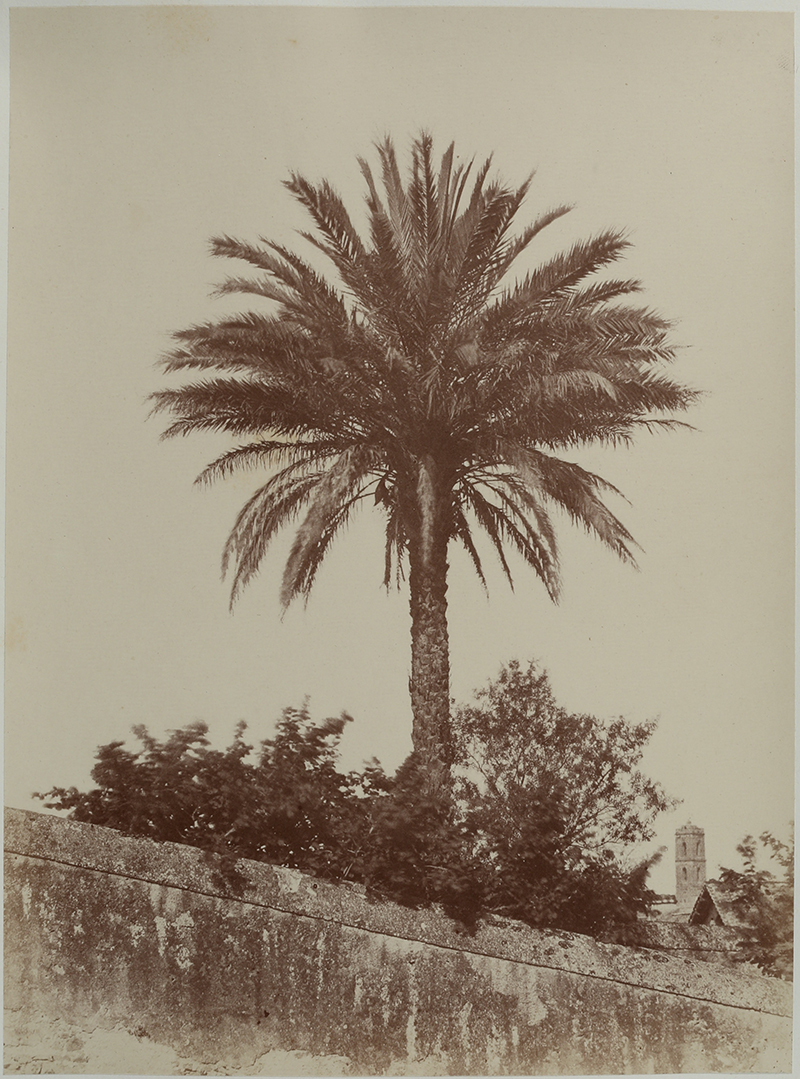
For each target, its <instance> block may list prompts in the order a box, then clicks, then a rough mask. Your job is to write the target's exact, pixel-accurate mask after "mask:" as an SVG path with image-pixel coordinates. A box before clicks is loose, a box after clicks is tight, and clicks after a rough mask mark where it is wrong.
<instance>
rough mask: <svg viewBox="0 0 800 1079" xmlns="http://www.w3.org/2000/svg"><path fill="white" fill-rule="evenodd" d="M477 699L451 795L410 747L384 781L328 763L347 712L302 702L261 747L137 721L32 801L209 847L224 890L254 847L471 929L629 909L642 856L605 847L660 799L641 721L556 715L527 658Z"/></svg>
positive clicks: (590, 928) (578, 919)
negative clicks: (639, 766) (325, 712)
mask: <svg viewBox="0 0 800 1079" xmlns="http://www.w3.org/2000/svg"><path fill="white" fill-rule="evenodd" d="M479 701H483V702H484V707H480V706H476V707H473V708H467V709H460V710H458V711H457V712H456V713H455V715H454V730H455V731H456V733H457V744H458V747H459V753H460V754H461V756H462V760H463V761H466V760H467V759H468V758H469V760H471V761H472V762H476V761H477V762H480V770H479V771H475V770H474V769H473V771H472V772H471V773H467V772H463V771H462V774H461V775H460V778H459V779H458V781H457V783H456V787H455V792H452V791H434V790H432V789H431V787H430V785H429V784H428V783H427V782H426V768H425V763H424V762H421V761H420V760H419V758H418V757H416V756H415V755H414V754H412V756H411V757H410V758H409V759H408V760H407V761H406V762H405V763H404V764H403V766H402V767H401V768H400V769H399V771H398V772H397V774H396V775H395V776H393V777H389V776H387V775H386V774H385V773H384V772H383V770H382V768H381V766H380V765H379V764H378V762H377V761H373V762H372V763H371V764H368V765H366V766H365V767H364V768H363V769H362V770H361V771H354V772H349V773H344V772H341V771H339V770H338V768H337V763H338V745H339V740H340V738H341V736H342V733H343V731H344V728H345V725H346V723H347V722H348V721H349V718H350V717H349V716H347V715H342V716H341V717H340V718H338V719H328V720H326V721H325V722H324V723H322V724H321V725H315V724H314V723H313V722H312V721H311V719H310V717H309V714H308V710H307V708H306V707H303V708H302V709H287V710H286V711H285V712H284V714H283V716H282V718H281V719H280V721H279V723H278V726H277V731H276V734H275V735H274V737H272V738H268V739H265V740H264V741H262V742H261V744H260V746H259V747H258V750H257V751H254V748H253V747H252V746H251V745H249V744H248V743H246V742H245V740H244V724H240V725H239V726H238V727H237V729H236V734H235V737H234V740H233V742H232V743H231V745H230V746H229V747H228V748H227V749H226V750H224V751H220V750H216V749H213V748H211V746H210V745H209V743H208V739H207V738H206V726H205V724H202V723H195V724H193V725H191V726H189V727H186V728H184V729H183V730H179V731H173V732H172V733H171V734H170V735H169V737H167V739H166V740H165V741H163V742H160V741H159V740H158V739H156V738H153V737H152V736H151V735H150V734H149V733H148V731H147V730H146V728H145V727H143V726H139V727H135V728H134V734H135V735H136V737H137V738H138V739H139V741H140V743H141V748H140V750H139V751H138V752H132V751H131V750H128V749H126V748H125V747H124V745H123V743H122V742H112V743H110V744H109V745H106V746H101V747H100V749H99V750H98V754H97V763H96V764H95V766H94V769H93V771H92V778H93V779H94V781H95V783H96V784H97V786H96V787H95V788H93V789H92V790H90V791H88V792H85V793H84V792H80V791H78V790H77V789H76V788H74V787H72V788H69V789H65V788H62V787H54V788H53V789H52V790H50V791H48V792H47V793H46V794H40V795H36V797H37V798H40V799H42V800H45V801H46V804H47V806H48V808H55V809H59V810H62V811H67V812H68V813H69V816H70V817H71V818H72V819H74V820H79V821H87V822H90V823H93V824H100V825H105V826H107V827H111V828H116V829H118V830H120V831H122V832H124V833H125V834H128V835H136V836H147V837H150V838H152V839H156V840H166V841H172V842H177V843H188V844H191V845H193V846H196V847H200V848H202V849H204V850H206V851H208V852H211V853H213V854H218V855H222V856H223V860H222V863H221V864H222V871H223V875H224V877H225V879H226V880H227V883H228V884H229V885H231V886H233V887H234V888H236V887H237V886H238V885H239V884H241V882H242V880H243V878H242V877H240V876H239V874H238V873H237V871H236V864H235V863H236V860H237V859H239V858H251V859H255V860H257V861H264V862H271V863H273V864H277V865H283V866H288V867H291V868H295V869H300V870H303V871H304V872H308V873H311V874H314V875H316V876H319V877H325V878H329V879H334V880H349V881H354V882H359V883H361V884H363V885H365V887H366V888H367V890H368V891H369V892H370V893H372V894H375V895H377V896H382V897H386V898H391V899H394V900H395V901H397V902H400V903H403V904H405V905H408V906H413V907H422V906H429V905H431V904H438V905H440V906H441V907H442V908H443V909H444V910H445V911H446V912H447V913H448V914H450V915H451V916H452V917H453V918H455V919H457V920H458V921H459V922H461V924H463V925H464V926H466V927H468V928H472V927H474V926H475V924H476V923H477V921H478V919H480V918H482V917H486V916H489V915H491V914H496V915H502V916H507V917H513V918H518V919H520V920H522V921H525V922H527V923H529V924H531V925H537V926H549V927H553V928H561V929H568V930H574V931H578V932H589V933H592V932H597V931H599V930H601V929H602V928H603V927H604V926H607V925H609V924H614V923H619V922H625V921H631V920H633V919H635V918H636V917H637V915H638V914H639V913H640V912H642V911H644V910H646V909H647V907H648V905H649V902H650V900H651V898H652V894H651V893H650V892H649V891H648V889H647V886H646V877H647V870H648V868H649V865H650V864H652V863H651V862H643V863H640V864H634V865H628V864H626V863H625V861H624V859H623V858H622V857H621V856H620V853H619V851H615V850H614V846H613V844H614V841H620V840H624V841H625V842H632V841H636V840H641V839H645V838H648V837H649V834H650V833H649V829H650V825H651V823H652V818H653V816H654V815H655V813H656V812H658V810H659V809H661V808H664V806H665V805H666V804H667V803H666V800H665V798H664V796H663V794H662V793H661V792H660V790H659V789H658V788H657V787H656V786H655V785H654V784H652V783H650V782H649V781H647V780H645V778H644V777H643V776H641V775H640V774H639V773H638V772H637V771H636V770H635V764H636V762H637V761H638V756H639V755H640V753H641V746H642V745H643V744H644V743H645V742H646V741H647V738H649V736H650V733H651V732H652V726H651V725H641V726H638V727H635V726H631V727H628V726H627V725H625V724H624V723H623V722H622V721H614V723H612V724H609V725H604V724H601V723H600V722H599V721H598V720H596V719H594V717H587V716H579V717H576V716H570V715H568V714H567V713H564V712H563V711H562V710H560V709H557V708H556V706H555V705H554V704H553V702H552V694H551V692H550V689H549V684H548V682H547V675H546V674H544V673H538V672H537V671H536V669H535V668H534V667H533V665H531V667H530V668H529V669H528V671H527V672H522V671H521V670H520V668H519V666H518V665H517V664H512V665H510V666H509V667H508V668H506V669H505V670H504V671H503V672H502V674H501V677H500V679H499V680H498V682H496V683H494V684H493V685H492V686H490V688H489V689H488V690H486V691H485V692H484V693H483V694H482V695H481V696H480V697H479ZM489 706H490V710H487V708H489ZM524 716H527V717H528V719H527V720H525V722H522V719H523V717H524ZM526 724H527V725H526ZM532 739H539V740H540V741H537V742H536V744H535V745H534V744H533V742H532ZM556 750H558V753H557V752H556ZM559 753H560V754H561V756H559ZM512 758H513V759H514V760H515V761H516V767H515V768H512V767H511V766H510V764H509V761H510V760H511V759H512ZM523 763H524V767H523ZM592 777H594V778H593V779H592ZM576 806H578V807H580V814H579V816H578V817H577V818H576Z"/></svg>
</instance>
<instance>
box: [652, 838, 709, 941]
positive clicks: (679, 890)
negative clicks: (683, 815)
mask: <svg viewBox="0 0 800 1079" xmlns="http://www.w3.org/2000/svg"><path fill="white" fill-rule="evenodd" d="M705 882H706V838H705V832H704V831H703V829H702V828H698V827H697V825H696V824H692V822H691V821H687V822H686V824H684V825H683V827H682V828H678V829H677V830H676V832H675V895H659V896H657V898H656V901H655V903H654V904H653V914H655V915H656V916H657V917H658V918H659V920H660V921H664V922H688V921H689V915H690V914H691V913H692V910H693V909H694V905H695V903H696V901H697V898H698V896H699V895H700V893H701V892H702V890H703V885H704V884H705Z"/></svg>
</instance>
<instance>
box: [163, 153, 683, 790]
mask: <svg viewBox="0 0 800 1079" xmlns="http://www.w3.org/2000/svg"><path fill="white" fill-rule="evenodd" d="M376 149H377V152H378V156H379V160H380V167H381V175H380V179H381V185H382V188H383V190H382V191H379V185H378V183H377V182H376V179H375V177H374V175H373V172H372V169H371V168H370V166H369V164H367V162H366V161H363V160H361V159H359V164H360V166H361V170H362V172H363V175H364V178H365V180H366V188H367V195H366V204H367V210H368V220H369V238H368V239H364V238H362V236H361V235H360V234H359V233H358V231H357V230H356V228H355V226H354V225H353V223H352V221H351V218H350V216H349V215H348V212H347V210H346V209H345V206H344V204H343V202H342V200H341V198H340V197H339V195H338V194H337V193H336V191H335V190H334V189H333V188H332V187H331V186H330V184H329V183H327V182H326V181H322V182H321V183H319V184H316V185H315V184H313V183H311V182H309V181H308V180H307V179H305V178H304V177H302V176H300V175H297V174H292V175H291V178H290V179H289V180H287V181H286V182H285V186H286V187H287V188H288V190H289V191H290V192H291V193H292V195H293V196H294V197H295V198H296V199H297V200H299V202H300V203H301V204H302V205H303V207H305V209H306V210H307V212H308V213H309V215H310V217H311V219H312V221H313V223H314V226H315V231H314V232H313V233H302V234H301V235H302V236H303V237H304V238H305V239H306V240H307V241H309V242H310V243H311V244H313V245H314V246H315V247H316V248H318V249H319V250H320V251H322V252H323V253H324V255H326V256H327V258H328V259H329V260H330V262H331V263H332V264H333V267H334V268H335V270H336V272H337V275H338V282H337V283H336V284H333V283H331V281H330V280H329V279H327V278H325V277H323V276H321V275H320V274H319V273H318V272H317V270H316V269H314V268H313V267H312V266H311V265H310V264H309V262H308V261H306V260H304V259H302V258H300V257H298V255H296V254H295V253H294V251H292V250H289V249H287V248H286V247H284V246H282V245H280V244H277V243H271V242H269V241H267V240H263V239H262V240H261V241H260V242H259V244H258V245H251V244H248V243H244V242H241V241H239V240H234V239H231V238H230V237H227V236H224V237H222V238H219V239H215V240H213V241H212V244H211V248H212V252H213V254H215V255H220V256H224V257H228V258H233V259H239V260H243V261H244V262H247V263H249V264H250V265H251V266H253V267H255V268H256V270H258V271H259V273H258V275H257V276H255V277H232V278H229V279H228V280H226V281H225V282H224V284H223V285H222V286H221V287H220V288H219V290H218V292H219V293H220V294H227V293H245V294H251V295H256V296H259V297H262V298H263V299H266V300H267V301H271V302H272V306H271V309H269V310H268V313H263V312H260V313H246V314H236V315H231V316H230V317H225V318H221V319H218V320H217V321H214V322H209V323H206V324H204V325H196V326H192V327H191V328H189V329H187V330H183V331H180V332H178V333H176V334H175V335H174V338H175V341H176V345H175V347H174V349H173V350H172V351H171V352H170V353H169V354H168V355H167V356H166V358H165V360H164V363H165V367H166V370H167V371H170V372H174V371H184V370H194V371H200V372H206V371H209V372H217V374H216V375H213V376H212V377H205V378H203V379H202V380H199V381H194V382H190V383H189V384H186V385H183V386H181V387H180V388H175V389H164V390H161V391H160V392H158V393H156V394H154V400H155V408H156V409H160V410H165V411H168V412H170V413H172V415H173V417H174V418H173V422H172V423H171V426H169V428H168V429H167V431H166V432H165V437H166V436H172V435H179V434H180V435H185V434H187V433H189V432H191V431H196V430H213V431H225V432H228V433H229V434H231V435H233V436H237V437H238V438H239V439H240V440H241V439H244V440H245V441H244V442H243V444H241V445H237V446H235V447H234V448H232V449H230V450H229V451H228V452H226V453H224V454H222V456H220V457H219V458H218V459H217V460H215V461H214V462H213V463H212V464H210V465H209V466H208V467H207V468H206V469H205V470H204V471H203V472H202V473H201V475H200V476H199V477H198V481H200V482H206V481H211V480H215V479H219V478H221V477H224V476H227V475H228V474H230V473H231V472H232V471H234V470H235V469H239V468H254V467H266V468H268V469H270V471H271V474H270V478H269V479H267V481H266V483H264V484H263V485H262V486H261V487H259V488H258V490H257V491H256V492H255V494H253V495H252V497H251V498H250V499H249V500H248V501H247V503H246V504H245V506H244V507H243V509H242V510H241V512H240V513H239V515H238V518H237V520H236V523H235V525H234V527H233V531H232V532H231V534H230V537H229V538H228V541H227V544H226V546H225V550H224V554H223V573H224V572H226V571H227V570H228V568H229V567H231V566H232V567H233V588H232V594H231V604H233V603H234V601H235V599H236V597H237V595H238V594H239V592H240V591H241V589H242V588H243V587H244V586H245V585H246V584H247V582H248V581H249V580H250V579H251V578H252V577H253V575H254V574H255V573H256V571H257V569H258V567H259V564H260V562H261V560H262V558H263V556H264V553H265V551H266V549H267V547H268V545H269V543H270V541H271V540H272V538H273V537H274V535H275V534H276V532H278V530H279V529H281V528H282V526H284V525H286V524H288V523H289V522H290V521H292V520H294V519H295V518H297V517H298V516H299V515H301V514H302V515H303V516H302V520H301V523H300V525H299V528H298V530H297V533H296V536H295V539H294V543H293V546H292V548H291V552H290V554H289V558H288V561H287V564H286V567H285V570H284V575H283V584H282V590H281V602H282V604H283V606H284V608H285V607H286V605H288V604H289V602H290V601H291V600H292V599H293V598H295V597H296V596H298V595H303V596H305V597H307V596H308V593H309V591H310V589H311V587H312V584H313V582H314V578H315V575H316V573H317V570H318V569H319V566H320V564H321V562H322V560H323V557H324V555H325V553H326V551H327V550H328V547H329V546H330V544H331V542H332V541H333V539H334V537H335V536H336V535H337V533H338V532H340V531H341V530H342V528H343V527H344V526H345V524H346V523H347V522H348V520H349V519H350V517H351V516H352V514H353V512H354V511H355V510H356V509H357V508H358V507H359V506H361V504H362V503H364V502H365V501H368V500H370V501H371V502H372V503H373V504H374V505H375V506H377V507H379V508H380V510H382V511H383V513H384V515H385V520H386V557H385V584H386V586H387V587H389V585H390V583H391V582H392V579H393V577H394V576H395V575H396V579H397V583H398V584H399V582H400V580H401V578H402V577H403V576H404V568H405V566H406V565H407V568H408V584H409V591H410V607H411V678H410V691H411V704H412V711H413V744H414V749H415V753H416V755H417V759H419V760H420V761H422V762H424V766H425V768H426V769H427V770H428V773H429V775H430V781H431V783H432V784H434V785H437V784H441V782H443V781H444V779H445V777H446V775H447V772H448V769H449V766H450V764H451V761H452V745H451V735H450V711H449V710H450V692H449V647H448V634H447V614H446V611H447V604H446V591H447V571H448V561H447V559H448V547H449V544H450V543H451V542H452V541H456V542H458V543H460V544H462V545H463V546H464V548H465V549H466V551H467V553H468V555H469V557H470V558H471V560H472V564H473V565H474V567H475V570H476V572H477V574H478V576H479V577H480V579H481V581H482V582H483V584H484V586H485V584H486V582H485V578H484V573H483V567H482V564H481V559H480V557H479V553H478V550H477V549H476V547H475V544H474V541H473V527H474V525H476V524H477V525H479V526H480V527H481V528H482V529H483V530H484V531H485V532H486V533H487V534H488V536H489V539H490V540H491V543H492V544H493V546H494V549H495V550H496V552H497V555H498V557H499V560H500V564H501V566H502V568H503V571H504V572H505V575H506V576H507V578H508V579H509V582H511V570H510V567H509V564H508V561H507V559H506V549H507V548H508V549H511V550H513V551H516V552H517V554H518V555H520V556H521V557H522V559H523V560H524V561H525V562H527V563H528V565H530V566H531V567H532V568H533V570H534V571H535V572H536V573H537V574H538V576H539V577H540V578H541V580H542V582H543V584H544V586H545V588H546V589H547V592H548V593H549V595H550V596H551V598H552V599H553V600H556V599H557V597H558V592H559V576H558V560H557V551H556V539H555V534H554V529H553V525H552V522H551V516H550V514H551V511H552V509H553V507H560V508H561V509H563V510H565V511H566V512H567V514H569V516H570V517H571V518H572V519H573V520H574V521H576V522H578V523H580V524H581V525H583V526H585V527H586V528H587V529H589V530H590V531H591V532H593V533H594V534H595V535H596V536H597V537H599V538H600V539H601V540H602V541H603V542H604V543H606V544H607V545H608V546H609V547H610V548H611V549H612V550H613V551H615V552H616V553H617V555H619V556H620V557H621V558H622V559H624V560H626V561H629V562H632V561H633V555H632V552H631V547H632V546H633V545H634V544H633V540H632V537H631V536H630V534H629V533H628V531H627V530H626V528H625V527H624V526H623V525H622V524H621V523H620V521H618V520H617V518H616V517H615V516H614V515H613V514H612V513H611V512H610V510H609V509H608V508H607V507H606V505H605V504H604V502H603V501H602V499H601V495H603V494H604V493H605V492H609V491H611V492H613V491H615V488H613V487H612V486H611V484H609V483H606V482H605V481H604V480H603V479H601V478H600V477H599V476H597V475H593V474H592V473H590V472H587V471H585V470H584V469H582V468H580V467H579V466H578V465H576V464H573V463H570V462H567V461H565V460H562V459H561V458H560V457H559V456H557V454H558V453H559V452H560V451H564V450H569V449H572V448H574V447H576V446H579V445H582V444H584V443H591V442H600V443H627V442H629V441H630V439H631V438H632V436H633V435H634V433H635V432H636V430H637V429H638V428H641V427H654V426H666V427H671V426H674V425H675V424H676V423H677V421H676V420H675V419H674V417H673V413H674V412H675V411H676V410H681V409H684V408H685V407H686V406H687V405H689V404H690V403H691V402H692V400H693V399H694V397H695V393H694V391H692V390H689V389H687V388H685V387H683V386H681V385H679V384H678V383H676V382H675V381H673V380H672V379H670V378H669V377H668V376H667V374H666V373H665V370H664V367H665V361H669V360H671V359H672V358H673V349H672V348H671V346H670V345H669V343H668V340H667V336H668V329H669V324H668V323H667V322H666V321H665V320H664V319H662V318H660V317H659V316H658V315H657V314H655V313H654V312H652V311H651V310H649V309H645V308H642V307H634V306H626V305H623V304H621V303H619V302H618V300H619V298H620V297H624V296H627V295H629V294H631V293H634V292H636V291H638V290H639V288H640V285H639V282H637V281H632V280H616V279H614V280H610V279H607V278H603V279H600V280H597V279H594V277H595V274H596V273H597V271H599V270H601V269H602V268H603V267H605V266H607V265H609V264H611V263H613V262H614V261H615V260H617V259H619V258H620V256H621V255H622V254H623V252H624V251H625V250H626V248H627V246H628V243H627V241H626V239H625V238H624V236H623V235H622V234H621V233H620V232H618V231H606V232H603V233H600V234H599V235H597V236H595V237H594V238H592V239H590V240H588V241H586V242H582V243H577V244H575V245H574V246H573V247H571V248H570V249H569V250H568V251H567V252H566V253H564V254H560V255H558V256H557V257H555V258H552V259H550V260H549V261H547V262H545V263H544V264H543V265H541V266H540V267H539V268H538V269H535V270H533V271H531V272H529V273H527V274H526V275H525V276H524V277H523V278H522V279H521V280H517V281H516V282H515V283H513V284H511V285H506V286H503V281H504V279H505V278H506V275H507V273H508V271H509V269H510V267H511V265H512V263H514V261H515V259H517V258H518V257H519V256H520V255H521V254H522V252H523V251H525V249H526V248H527V247H528V245H529V244H530V243H531V241H532V240H533V239H534V238H535V237H536V236H537V234H538V233H539V232H540V231H541V230H542V229H543V228H544V227H545V226H547V225H549V224H550V223H552V222H553V221H555V220H556V219H557V218H559V217H561V216H562V215H563V214H565V213H567V211H568V210H569V209H570V207H568V206H559V207H557V208H555V209H553V210H550V211H548V212H547V213H544V214H542V215H541V216H539V217H538V218H537V219H536V220H535V221H534V222H533V223H532V224H529V225H527V226H526V227H525V228H523V229H522V230H521V232H519V233H518V235H516V236H512V235H510V227H511V225H512V222H513V220H514V217H515V215H516V214H517V212H518V211H519V209H520V206H521V205H522V202H523V199H524V198H525V195H526V193H527V191H528V188H529V184H530V179H531V178H529V179H528V180H526V181H525V182H524V183H523V184H522V185H521V186H519V187H516V188H514V187H509V186H506V185H505V184H503V183H501V182H500V181H498V180H492V179H490V177H489V169H490V163H491V158H490V159H489V160H488V161H486V162H485V164H484V165H483V166H482V167H480V168H479V169H478V170H477V172H476V173H475V174H474V180H473V181H472V183H471V189H470V190H469V191H468V189H467V182H468V178H469V175H470V173H471V171H472V163H468V164H466V163H465V164H461V165H457V164H456V163H455V159H454V149H453V146H452V145H451V146H450V147H449V148H448V149H447V151H446V152H445V153H444V155H443V157H442V159H441V163H440V165H439V167H438V170H437V169H436V167H435V165H434V159H433V147H432V140H431V138H430V136H429V135H427V134H422V135H421V136H420V137H418V138H417V139H416V140H415V141H414V142H413V144H412V149H411V165H410V172H409V175H408V177H407V178H406V181H405V182H404V181H403V178H402V177H401V174H400V170H399V167H398V162H397V157H396V154H395V150H394V147H393V145H392V142H391V140H390V139H386V140H385V141H384V142H383V143H381V144H379V145H378V146H377V147H376ZM587 278H593V280H592V281H591V282H590V283H586V279H587Z"/></svg>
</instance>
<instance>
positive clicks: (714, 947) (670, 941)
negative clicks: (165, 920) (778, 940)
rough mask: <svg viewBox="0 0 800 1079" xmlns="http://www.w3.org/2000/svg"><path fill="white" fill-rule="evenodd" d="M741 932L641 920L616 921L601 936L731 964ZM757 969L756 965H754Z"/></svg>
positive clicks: (737, 955) (609, 940)
mask: <svg viewBox="0 0 800 1079" xmlns="http://www.w3.org/2000/svg"><path fill="white" fill-rule="evenodd" d="M741 936H742V935H741V933H740V932H739V931H737V930H736V929H729V928H728V927H727V926H723V925H688V924H682V923H680V922H663V923H659V922H658V921H655V920H653V921H644V922H633V923H632V924H630V925H618V926H614V927H612V928H611V929H608V930H607V931H606V932H605V933H604V934H603V935H602V937H601V939H602V940H603V941H604V942H605V943H606V944H627V945H628V946H629V947H632V948H655V949H657V950H658V951H660V952H666V953H667V954H669V955H673V956H679V957H680V958H683V959H702V960H704V961H705V962H708V963H725V964H727V965H728V966H732V965H733V964H735V963H738V962H739V961H740V956H741V953H740V951H739V941H740V940H741ZM756 969H757V968H756Z"/></svg>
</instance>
